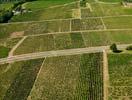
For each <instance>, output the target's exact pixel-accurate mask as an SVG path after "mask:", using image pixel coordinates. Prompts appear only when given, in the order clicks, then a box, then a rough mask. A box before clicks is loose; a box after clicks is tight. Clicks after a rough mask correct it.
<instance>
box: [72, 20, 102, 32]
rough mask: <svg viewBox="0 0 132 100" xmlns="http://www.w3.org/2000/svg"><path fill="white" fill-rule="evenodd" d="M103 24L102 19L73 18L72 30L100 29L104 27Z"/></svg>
mask: <svg viewBox="0 0 132 100" xmlns="http://www.w3.org/2000/svg"><path fill="white" fill-rule="evenodd" d="M103 28H104V27H103V24H102V21H101V19H99V18H93V19H81V20H80V19H75V20H72V31H80V30H100V29H103Z"/></svg>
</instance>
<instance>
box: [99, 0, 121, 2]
mask: <svg viewBox="0 0 132 100" xmlns="http://www.w3.org/2000/svg"><path fill="white" fill-rule="evenodd" d="M99 1H103V2H121V1H122V0H99Z"/></svg>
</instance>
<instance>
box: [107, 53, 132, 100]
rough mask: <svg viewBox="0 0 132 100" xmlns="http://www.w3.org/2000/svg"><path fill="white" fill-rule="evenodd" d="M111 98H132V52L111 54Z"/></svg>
mask: <svg viewBox="0 0 132 100" xmlns="http://www.w3.org/2000/svg"><path fill="white" fill-rule="evenodd" d="M108 58H109V76H110V86H109V100H115V99H116V100H131V99H132V62H131V61H132V54H127V53H124V54H109V56H108Z"/></svg>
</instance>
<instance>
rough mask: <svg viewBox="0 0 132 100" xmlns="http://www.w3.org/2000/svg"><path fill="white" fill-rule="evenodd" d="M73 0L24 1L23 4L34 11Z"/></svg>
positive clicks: (73, 0) (72, 0)
mask: <svg viewBox="0 0 132 100" xmlns="http://www.w3.org/2000/svg"><path fill="white" fill-rule="evenodd" d="M75 1H77V0H44V1H43V0H39V1H34V2H28V3H25V4H24V5H23V6H24V7H26V8H27V9H31V10H32V11H36V10H40V9H45V8H49V7H53V6H57V5H63V4H66V3H71V2H75Z"/></svg>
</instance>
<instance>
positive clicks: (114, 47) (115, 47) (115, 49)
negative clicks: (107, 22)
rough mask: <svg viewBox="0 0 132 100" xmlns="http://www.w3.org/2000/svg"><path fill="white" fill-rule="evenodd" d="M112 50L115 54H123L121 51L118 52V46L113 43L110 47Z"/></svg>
mask: <svg viewBox="0 0 132 100" xmlns="http://www.w3.org/2000/svg"><path fill="white" fill-rule="evenodd" d="M110 49H111V50H112V51H113V52H114V53H120V52H122V51H121V50H118V49H117V45H116V44H115V43H113V44H112V45H111V46H110Z"/></svg>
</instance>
